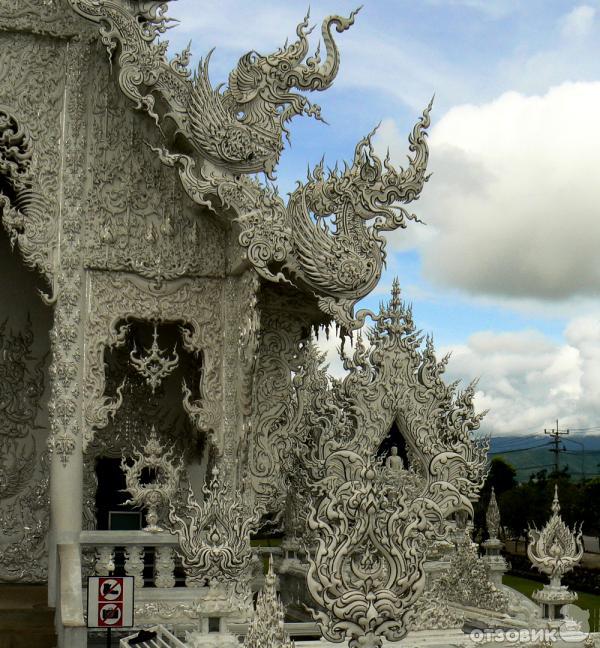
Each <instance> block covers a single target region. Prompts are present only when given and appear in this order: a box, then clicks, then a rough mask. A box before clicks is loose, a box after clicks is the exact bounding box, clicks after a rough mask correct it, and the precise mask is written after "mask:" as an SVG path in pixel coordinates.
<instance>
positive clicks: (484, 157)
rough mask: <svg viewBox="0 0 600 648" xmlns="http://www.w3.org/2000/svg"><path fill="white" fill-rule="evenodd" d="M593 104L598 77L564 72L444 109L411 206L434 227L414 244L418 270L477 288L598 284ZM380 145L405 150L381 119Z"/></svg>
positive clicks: (599, 216) (522, 294)
mask: <svg viewBox="0 0 600 648" xmlns="http://www.w3.org/2000/svg"><path fill="white" fill-rule="evenodd" d="M599 110H600V83H566V84H563V85H561V86H558V87H555V88H552V89H551V90H550V91H549V92H548V93H547V94H545V95H543V96H529V97H527V96H523V95H521V94H519V93H516V92H509V93H506V94H503V95H502V96H501V97H499V98H498V99H496V100H495V101H493V102H491V103H487V104H483V105H479V106H477V105H462V106H457V107H456V108H453V109H452V110H450V111H449V112H448V113H446V114H445V115H444V116H443V117H442V119H441V120H440V121H439V122H438V123H437V124H436V125H435V126H434V128H433V129H432V132H431V138H430V146H431V169H432V170H433V172H434V175H433V177H432V179H431V180H430V182H429V184H428V185H426V187H425V189H424V191H423V197H422V198H421V201H420V203H418V204H417V205H416V206H415V209H416V211H417V212H418V215H419V216H420V217H422V218H423V219H424V220H426V221H427V222H428V223H429V224H430V227H432V229H433V230H434V232H435V236H434V237H430V239H429V240H428V241H426V242H424V243H422V244H421V245H420V247H421V250H422V253H423V265H424V271H425V275H426V277H427V278H429V279H430V280H433V281H434V282H436V283H437V284H438V285H446V286H454V287H456V288H462V289H464V290H466V291H467V292H470V293H472V294H475V295H494V296H502V297H519V298H535V299H546V300H560V299H566V298H569V297H572V296H576V295H579V296H586V295H587V296H592V295H594V296H595V295H597V294H598V292H599V291H600V255H599V254H598V240H600V182H598V180H597V176H598V171H599V170H600V122H599V121H598V119H597V114H598V111H599ZM385 145H388V146H389V147H390V150H391V152H392V155H393V158H394V159H395V160H397V161H400V162H402V161H403V156H404V154H405V151H406V144H405V138H404V137H400V136H399V135H398V130H397V128H396V127H395V125H394V124H392V123H390V122H388V123H386V124H384V126H383V128H382V130H381V135H380V137H379V139H378V146H379V147H380V148H382V147H383V146H385ZM412 227H419V226H418V225H412ZM397 236H402V233H400V234H399V235H397Z"/></svg>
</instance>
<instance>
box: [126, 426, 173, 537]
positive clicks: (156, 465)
mask: <svg viewBox="0 0 600 648" xmlns="http://www.w3.org/2000/svg"><path fill="white" fill-rule="evenodd" d="M182 469H183V465H182V463H181V460H180V461H179V462H178V463H175V461H174V457H173V448H171V449H169V450H168V452H165V448H164V446H163V445H162V444H161V443H160V440H159V438H158V434H157V433H156V430H155V428H154V426H152V431H151V432H150V435H149V436H148V438H147V440H146V443H145V445H144V447H143V448H142V451H141V452H140V451H139V450H135V451H134V460H133V463H132V464H131V465H129V463H128V462H127V459H125V457H123V459H122V460H121V470H122V471H123V473H124V475H125V483H126V485H127V488H126V490H127V491H128V492H129V493H130V494H131V499H128V500H127V502H125V503H126V504H133V505H134V506H138V507H141V508H146V509H147V510H146V521H147V523H148V524H147V526H146V527H145V528H144V531H148V532H150V533H158V532H160V531H163V530H164V529H162V528H161V527H160V526H159V525H158V509H159V507H160V506H161V505H162V504H163V503H166V502H168V501H170V499H171V498H172V497H173V496H174V495H175V491H176V490H177V487H178V486H179V475H180V473H181V470H182ZM144 471H147V472H148V473H149V476H150V480H151V481H150V482H149V483H142V481H141V478H142V473H143V472H144Z"/></svg>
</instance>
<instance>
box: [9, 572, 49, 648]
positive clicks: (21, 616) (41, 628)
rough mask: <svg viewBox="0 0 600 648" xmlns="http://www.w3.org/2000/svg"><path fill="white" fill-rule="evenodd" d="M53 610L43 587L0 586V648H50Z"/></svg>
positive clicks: (45, 588)
mask: <svg viewBox="0 0 600 648" xmlns="http://www.w3.org/2000/svg"><path fill="white" fill-rule="evenodd" d="M55 646H56V635H55V634H54V610H53V609H51V608H49V607H48V589H47V587H46V586H45V585H10V584H0V648H54V647H55Z"/></svg>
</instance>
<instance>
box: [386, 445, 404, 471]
mask: <svg viewBox="0 0 600 648" xmlns="http://www.w3.org/2000/svg"><path fill="white" fill-rule="evenodd" d="M391 453H392V454H390V455H389V456H388V458H387V459H386V460H385V466H386V468H389V469H390V470H393V471H394V472H399V471H401V470H403V469H404V463H403V462H402V457H399V456H398V448H397V447H396V446H392V448H391Z"/></svg>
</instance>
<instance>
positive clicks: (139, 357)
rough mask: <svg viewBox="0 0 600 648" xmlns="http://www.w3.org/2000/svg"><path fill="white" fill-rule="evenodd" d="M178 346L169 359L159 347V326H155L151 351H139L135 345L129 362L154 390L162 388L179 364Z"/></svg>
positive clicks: (153, 391)
mask: <svg viewBox="0 0 600 648" xmlns="http://www.w3.org/2000/svg"><path fill="white" fill-rule="evenodd" d="M176 348H177V347H176V346H175V347H174V348H173V355H172V356H171V357H169V356H168V355H167V353H166V351H165V350H164V349H161V348H160V347H159V346H158V326H157V324H156V323H155V324H154V331H153V332H152V345H151V347H150V348H149V349H144V350H143V352H142V351H138V349H137V348H136V346H135V344H134V347H133V349H132V351H131V353H130V354H129V361H130V362H131V364H132V365H133V367H134V368H135V370H136V371H137V372H138V373H139V374H140V376H142V377H143V378H144V379H145V380H146V382H147V383H148V385H150V387H151V389H152V393H153V394H154V393H155V392H156V388H157V387H159V386H160V384H161V382H162V381H163V379H164V378H166V377H167V376H169V375H170V374H171V373H173V370H174V369H175V367H177V365H178V364H179V356H178V355H177V350H176Z"/></svg>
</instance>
